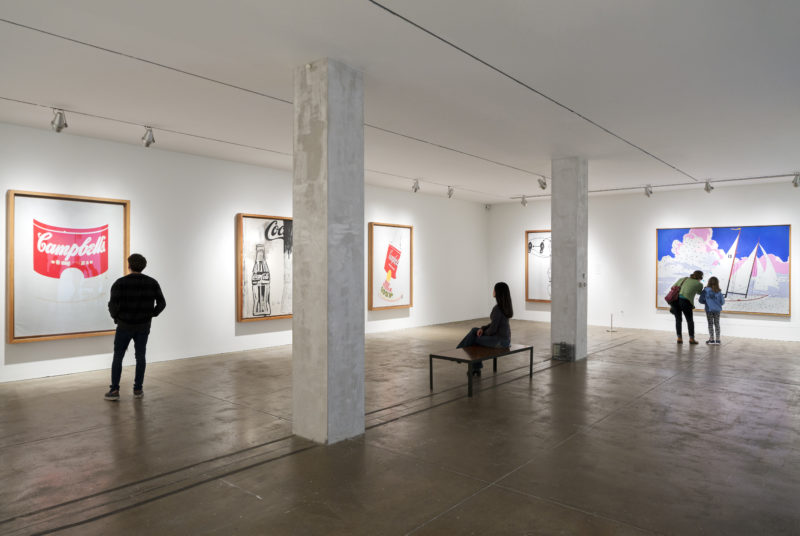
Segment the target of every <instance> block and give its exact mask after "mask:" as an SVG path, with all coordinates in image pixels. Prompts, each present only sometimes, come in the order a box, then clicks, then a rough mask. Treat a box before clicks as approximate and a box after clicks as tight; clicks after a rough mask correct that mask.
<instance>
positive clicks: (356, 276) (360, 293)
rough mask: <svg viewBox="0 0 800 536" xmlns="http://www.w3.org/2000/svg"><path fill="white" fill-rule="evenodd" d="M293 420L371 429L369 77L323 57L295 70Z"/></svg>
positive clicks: (331, 437)
mask: <svg viewBox="0 0 800 536" xmlns="http://www.w3.org/2000/svg"><path fill="white" fill-rule="evenodd" d="M292 195H293V201H292V207H293V215H292V216H293V218H294V229H293V230H294V245H293V248H294V271H293V281H292V293H293V296H294V302H293V304H292V310H293V320H292V427H293V431H294V433H295V434H297V435H299V436H302V437H306V438H308V439H311V440H313V441H317V442H319V443H335V442H337V441H341V440H343V439H347V438H350V437H354V436H357V435H360V434H363V433H364V287H365V285H364V84H363V76H362V74H361V73H360V72H359V71H356V70H354V69H352V68H350V67H348V66H347V65H345V64H343V63H339V62H337V61H333V60H330V59H322V60H318V61H315V62H313V63H310V64H308V65H304V66H302V67H299V68H297V69H296V70H295V73H294V178H293V183H292Z"/></svg>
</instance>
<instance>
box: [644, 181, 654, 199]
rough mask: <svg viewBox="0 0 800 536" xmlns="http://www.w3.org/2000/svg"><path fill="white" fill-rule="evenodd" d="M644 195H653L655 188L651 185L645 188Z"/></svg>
mask: <svg viewBox="0 0 800 536" xmlns="http://www.w3.org/2000/svg"><path fill="white" fill-rule="evenodd" d="M644 195H646V196H647V197H650V196H651V195H653V187H652V186H650V185H649V184H648V185H647V186H645V187H644Z"/></svg>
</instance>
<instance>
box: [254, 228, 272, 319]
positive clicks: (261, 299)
mask: <svg viewBox="0 0 800 536" xmlns="http://www.w3.org/2000/svg"><path fill="white" fill-rule="evenodd" d="M251 282H252V284H253V316H269V315H270V307H269V266H267V257H266V253H265V252H264V244H256V262H255V263H254V264H253V275H252V277H251Z"/></svg>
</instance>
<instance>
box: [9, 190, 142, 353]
mask: <svg viewBox="0 0 800 536" xmlns="http://www.w3.org/2000/svg"><path fill="white" fill-rule="evenodd" d="M22 199H25V200H27V199H33V200H42V201H44V203H43V204H44V205H47V204H49V203H47V202H48V201H53V202H54V203H53V207H52V209H51V210H52V211H53V214H49V213H43V214H39V213H38V212H37V216H38V217H40V218H42V220H44V219H47V220H48V221H46V222H39V221H38V220H34V221H33V222H29V221H26V222H17V217H18V215H19V213H18V210H17V208H18V206H17V204H18V201H20V204H22V203H21V200H22ZM60 202H67V203H66V204H61V203H60ZM72 202H75V203H86V204H87V205H86V206H85V207H84V208H83V210H80V211H78V210H74V208H75V207H72V208H73V210H72V212H71V213H70V214H68V215H64V214H61V215H58V214H56V213H57V212H58V210H59V205H60V209H61V210H62V211H64V210H67V209H66V207H70V206H71V205H69V203H72ZM34 204H35V203H34ZM96 205H111V206H112V207H117V206H118V207H121V208H122V214H121V218H120V220H118V221H114V222H113V223H111V222H109V223H106V224H105V225H104V226H101V227H94V228H92V229H89V228H86V227H87V225H82V227H83V228H79V229H75V228H71V227H66V226H64V227H54V226H53V225H52V224H53V221H51V219H52V218H53V217H55V220H56V223H59V224H60V225H65V223H70V221H71V220H72V219H73V218H74V219H76V220H78V221H86V220H91V219H92V218H93V216H94V215H92V214H88V211H89V209H90V207H92V206H96ZM108 212H109V213H111V212H115V211H113V209H111V210H108ZM6 217H7V223H6V231H7V241H6V247H7V253H6V262H7V271H6V276H7V277H6V298H7V301H6V318H7V326H6V328H7V329H6V334H7V341H8V342H9V343H21V342H34V341H51V340H57V339H76V338H81V337H97V336H100V335H110V334H113V333H114V329H113V321H112V320H111V317H110V316H109V315H108V309H107V303H108V295H109V291H110V288H111V284H112V283H113V280H111V279H113V278H114V276H115V275H118V276H119V277H121V276H123V275H125V273H127V269H128V267H127V262H126V261H127V258H128V255H129V252H130V201H128V200H123V199H107V198H100V197H84V196H77V195H67V194H50V193H40V192H28V191H22V190H9V191H8V195H7V209H6ZM98 217H99V218H100V219H101V220H102V221H106V220H105V219H104V218H106V217H108V218H111V217H112V216H111V215H110V214H109V215H105V216H99V215H98ZM113 218H114V219H115V218H116V215H114V216H113ZM23 223H24V224H25V225H30V224H31V223H32V224H33V225H32V227H31V229H32V231H31V235H30V236H31V238H32V240H31V242H29V243H30V244H31V248H30V250H28V249H27V246H23V245H22V244H21V243H16V241H15V237H16V233H17V231H19V232H20V233H26V234H27V231H25V230H24V227H22V224H23ZM17 224H19V225H17ZM111 225H114V229H113V230H110V226H111ZM117 226H121V227H122V228H121V229H119V228H117ZM39 230H41V231H43V232H38V231H39ZM120 231H121V232H122V236H123V238H122V244H121V247H120V246H119V245H117V243H116V242H117V241H116V240H114V241H113V242H114V243H113V244H112V243H111V241H110V240H109V241H108V243H106V240H108V235H109V233H110V232H111V233H112V234H113V233H119V232H120ZM33 233H37V236H38V237H39V238H38V242H37V246H36V247H34V246H33V238H34V237H33ZM54 234H56V235H64V236H63V237H58V238H55V239H54V240H55V242H58V240H61V242H62V243H61V244H58V243H52V244H51V243H48V242H47V240H48V239H50V238H52V237H53V235H54ZM43 235H44V236H43ZM70 236H71V237H72V239H73V240H76V239H77V238H76V237H78V236H80V238H81V240H84V239H85V240H86V241H85V242H83V243H82V245H81V246H80V247H79V246H78V244H77V243H76V242H73V243H72V244H67V241H68V240H69V237H70ZM92 238H94V239H95V241H94V243H91V239H92ZM87 245H88V247H87ZM23 248H25V250H23ZM112 248H113V249H114V250H115V251H116V250H118V252H117V254H115V255H113V257H114V258H116V261H115V260H114V258H112V251H111V250H112ZM48 249H49V251H48ZM68 249H72V251H71V252H70V253H67V251H68ZM100 249H102V251H98V250H100ZM18 250H19V251H18ZM27 251H30V253H31V256H30V257H27V256H26V257H22V256H21V254H23V253H25V252H27ZM76 251H77V252H76ZM28 259H30V262H31V264H30V266H28V264H27V263H28ZM70 259H72V260H70ZM78 259H86V260H78ZM103 262H104V263H105V267H103V266H102V263H103ZM97 263H99V264H100V265H101V266H100V267H98V266H97ZM17 265H19V266H17ZM23 266H24V267H23ZM17 268H19V269H20V270H24V271H22V272H21V273H17V272H15V270H16V269H17ZM27 268H30V270H28V269H27ZM73 268H75V269H77V270H78V271H80V272H82V273H83V277H82V279H81V280H80V282H77V281H78V279H77V276H74V272H71V273H72V274H73V276H72V277H70V278H71V279H73V281H72V282H67V283H62V277H61V276H62V275H63V274H64V273H65V272H66V271H67V270H68V269H73ZM43 272H45V273H44V274H43ZM95 272H96V273H95ZM104 274H105V275H104ZM101 276H102V277H101ZM96 277H97V278H100V279H97V280H94V278H96ZM51 279H55V280H57V281H58V282H53V281H51ZM89 279H92V280H94V281H92V284H91V285H90V286H91V290H92V292H93V293H94V295H93V296H92V297H91V298H90V299H87V298H85V294H86V292H85V287H87V286H89V284H85V283H83V281H85V280H89ZM69 284H74V285H76V286H77V287H80V288H77V289H75V290H73V294H72V295H73V296H74V295H75V294H79V297H80V299H77V300H76V299H72V300H69V299H64V300H62V299H59V296H60V295H61V294H62V290H63V285H69ZM18 285H24V286H20V288H19V289H18V288H17V287H18ZM54 287H55V288H58V289H59V290H58V292H53V288H54ZM34 289H35V290H34ZM33 292H38V293H39V296H38V297H37V299H38V300H39V301H40V303H45V304H47V306H48V307H50V308H51V309H52V310H54V311H57V312H55V313H54V312H53V311H49V312H48V311H40V312H39V313H38V314H31V313H30V312H28V311H22V310H20V311H19V312H18V311H17V307H19V306H20V301H21V300H23V299H31V296H33ZM71 311H72V312H71ZM87 311H88V312H89V313H90V315H89V316H90V317H91V318H87V317H86V312H87ZM32 316H33V317H36V318H37V319H45V320H44V321H43V323H46V322H47V320H49V319H51V318H53V319H54V320H53V324H56V323H61V324H68V325H80V324H83V323H87V324H88V323H93V322H95V323H96V324H97V325H100V324H101V323H102V324H106V323H107V324H108V325H109V327H108V328H105V329H102V328H101V329H72V328H65V331H61V332H59V331H57V330H55V331H54V332H52V333H30V334H23V332H24V331H25V330H24V329H19V330H18V329H17V320H19V319H20V317H22V319H23V320H21V322H27V320H26V318H29V317H32ZM101 319H102V320H101ZM106 319H107V320H106ZM29 329H30V330H31V331H36V330H34V329H32V328H29ZM41 329H46V328H45V327H44V326H43V327H42V328H41Z"/></svg>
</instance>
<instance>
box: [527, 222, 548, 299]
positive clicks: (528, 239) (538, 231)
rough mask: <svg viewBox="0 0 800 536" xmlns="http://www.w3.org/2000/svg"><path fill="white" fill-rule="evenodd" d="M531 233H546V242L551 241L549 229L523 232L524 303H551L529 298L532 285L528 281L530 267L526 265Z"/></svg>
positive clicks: (529, 251) (528, 256)
mask: <svg viewBox="0 0 800 536" xmlns="http://www.w3.org/2000/svg"><path fill="white" fill-rule="evenodd" d="M531 233H548V236H547V237H546V240H547V241H550V240H551V230H550V229H533V230H527V231H525V244H524V245H525V301H526V302H538V303H550V302H551V301H552V300H551V299H544V298H531V297H530V296H531V292H532V289H531V286H532V285H531V282H530V281H529V279H530V266H529V264H528V263H529V261H530V256H531V246H530V245H529V244H530V242H529V241H530V238H531V237H530V234H531ZM537 238H539V237H537ZM542 238H545V237H542ZM548 249H549V250H550V251H552V249H551V248H548ZM548 255H550V258H551V259H552V254H550V253H548ZM551 262H552V261H551ZM549 270H550V268H549V267H548V272H549Z"/></svg>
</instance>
